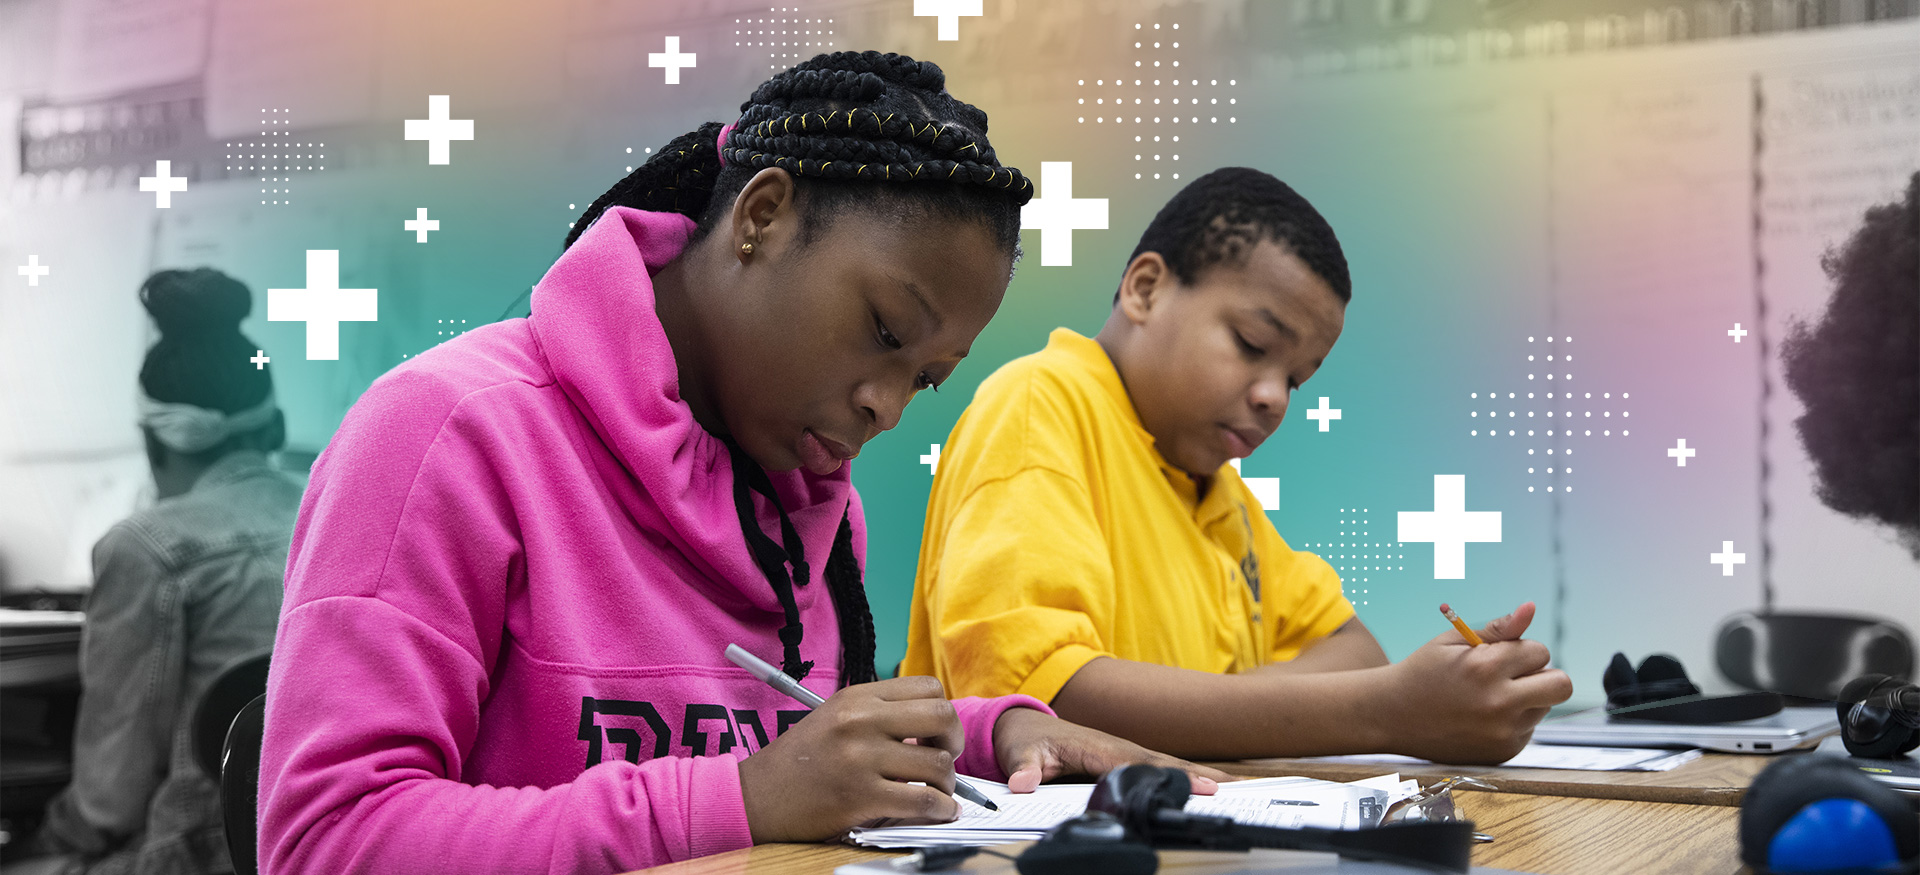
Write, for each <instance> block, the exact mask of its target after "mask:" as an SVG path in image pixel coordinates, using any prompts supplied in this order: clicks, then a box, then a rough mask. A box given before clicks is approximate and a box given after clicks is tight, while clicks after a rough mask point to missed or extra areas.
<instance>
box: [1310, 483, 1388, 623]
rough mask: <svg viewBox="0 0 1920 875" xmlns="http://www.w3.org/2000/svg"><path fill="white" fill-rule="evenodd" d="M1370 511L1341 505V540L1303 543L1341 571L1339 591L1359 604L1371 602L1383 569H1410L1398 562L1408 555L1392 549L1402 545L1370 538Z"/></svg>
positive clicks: (1336, 569)
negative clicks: (1374, 580) (1374, 585)
mask: <svg viewBox="0 0 1920 875" xmlns="http://www.w3.org/2000/svg"><path fill="white" fill-rule="evenodd" d="M1371 512H1372V511H1370V510H1368V509H1367V508H1364V507H1343V508H1340V528H1339V529H1338V530H1337V531H1338V532H1339V533H1340V540H1338V541H1326V542H1323V543H1313V544H1302V545H1300V546H1302V547H1305V548H1307V549H1309V550H1314V551H1316V552H1318V553H1319V554H1320V558H1321V559H1325V560H1326V561H1327V564H1329V565H1332V566H1333V570H1335V571H1338V572H1340V593H1341V595H1344V596H1346V597H1347V601H1350V602H1353V603H1354V604H1356V605H1366V604H1369V603H1370V600H1371V598H1372V596H1373V575H1375V574H1378V573H1380V572H1383V571H1405V570H1407V567H1406V566H1405V565H1401V564H1399V563H1401V562H1404V561H1406V559H1407V557H1406V554H1404V553H1395V552H1392V551H1394V550H1397V549H1399V547H1400V545H1399V544H1397V543H1394V544H1383V543H1376V542H1373V541H1369V540H1367V539H1368V538H1371V537H1373V531H1372V525H1373V523H1372V522H1371V521H1370V520H1369V519H1368V517H1367V515H1368V514H1369V513H1371Z"/></svg>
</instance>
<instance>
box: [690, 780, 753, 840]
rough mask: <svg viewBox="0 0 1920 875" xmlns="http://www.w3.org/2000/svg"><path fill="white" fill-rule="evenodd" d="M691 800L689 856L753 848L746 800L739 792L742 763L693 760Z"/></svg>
mask: <svg viewBox="0 0 1920 875" xmlns="http://www.w3.org/2000/svg"><path fill="white" fill-rule="evenodd" d="M692 759H693V762H694V764H695V765H694V775H693V781H692V782H691V783H692V786H694V787H696V788H698V791H697V792H695V793H694V794H693V795H692V796H691V797H690V798H689V799H688V800H687V803H688V808H687V856H689V857H704V856H706V855H708V854H718V853H723V852H725V851H737V850H739V849H741V848H745V847H751V846H752V845H753V830H752V829H751V828H749V827H748V825H747V804H746V796H745V795H744V794H743V793H742V792H741V790H740V761H739V760H737V759H734V758H732V757H693V758H692Z"/></svg>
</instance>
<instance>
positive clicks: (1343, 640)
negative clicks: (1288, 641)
mask: <svg viewBox="0 0 1920 875" xmlns="http://www.w3.org/2000/svg"><path fill="white" fill-rule="evenodd" d="M1386 664H1387V652H1386V651H1385V650H1383V649H1381V647H1380V642H1379V640H1378V639H1375V638H1374V637H1373V632H1372V631H1370V630H1368V629H1367V627H1366V625H1365V624H1363V623H1361V622H1360V618H1359V617H1354V618H1353V619H1351V620H1348V621H1347V623H1346V625H1344V626H1341V627H1340V628H1338V629H1335V630H1334V631H1333V634H1331V635H1328V636H1326V637H1325V638H1322V639H1320V640H1318V641H1315V642H1314V643H1312V644H1310V645H1308V646H1307V648H1306V649H1305V650H1303V651H1301V652H1300V655H1299V656H1296V657H1294V658H1293V659H1290V660H1287V661H1285V662H1270V663H1267V664H1266V665H1263V666H1260V667H1259V668H1256V669H1254V670H1253V673H1255V674H1258V673H1263V672H1266V673H1278V674H1287V673H1296V674H1298V673H1306V672H1318V671H1349V670H1351V669H1357V668H1379V667H1380V666H1383V665H1386Z"/></svg>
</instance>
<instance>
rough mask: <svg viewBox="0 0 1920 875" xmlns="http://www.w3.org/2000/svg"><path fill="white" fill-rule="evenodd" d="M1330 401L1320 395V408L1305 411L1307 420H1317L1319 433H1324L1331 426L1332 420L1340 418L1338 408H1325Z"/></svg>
mask: <svg viewBox="0 0 1920 875" xmlns="http://www.w3.org/2000/svg"><path fill="white" fill-rule="evenodd" d="M1330 400H1331V399H1329V398H1328V397H1327V396H1325V395H1322V396H1320V406H1319V407H1315V408H1313V409H1312V410H1309V411H1307V418H1308V419H1312V420H1317V421H1318V422H1319V423H1320V430H1321V431H1326V430H1327V429H1328V428H1329V427H1330V426H1332V425H1333V420H1336V419H1339V418H1340V410H1339V408H1337V407H1328V406H1327V403H1328V402H1329V401H1330Z"/></svg>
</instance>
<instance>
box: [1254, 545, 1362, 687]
mask: <svg viewBox="0 0 1920 875" xmlns="http://www.w3.org/2000/svg"><path fill="white" fill-rule="evenodd" d="M1262 516H1263V517H1264V516H1265V515H1264V514H1262ZM1256 537H1258V538H1259V539H1260V542H1261V546H1262V548H1263V549H1262V552H1263V553H1265V554H1266V557H1268V558H1264V559H1263V564H1265V563H1266V562H1270V563H1271V564H1272V567H1273V569H1274V572H1275V573H1274V574H1273V575H1272V576H1271V577H1270V578H1269V579H1268V581H1267V582H1266V583H1265V584H1264V586H1263V590H1262V592H1261V594H1260V595H1261V602H1262V605H1261V612H1262V613H1263V614H1265V620H1266V623H1267V634H1268V640H1270V641H1272V642H1273V650H1272V653H1271V654H1270V655H1269V659H1270V661H1273V662H1285V661H1287V660H1290V659H1293V658H1294V657H1296V656H1299V655H1300V651H1302V650H1305V649H1306V648H1307V645H1309V644H1312V643H1313V642H1315V641H1318V640H1320V639H1321V638H1325V637H1326V636H1328V635H1332V634H1333V633H1334V632H1336V631H1338V630H1339V628H1340V627H1341V626H1344V625H1346V623H1347V621H1348V620H1351V619H1353V615H1354V612H1353V604H1352V603H1351V602H1349V601H1347V597H1346V596H1345V595H1344V594H1342V593H1341V590H1340V574H1339V572H1336V571H1334V570H1333V566H1331V565H1328V564H1327V561H1326V560H1325V559H1322V558H1320V557H1319V556H1317V555H1315V554H1313V553H1304V552H1299V551H1296V550H1294V549H1293V548H1292V547H1289V546H1287V542H1286V541H1285V540H1284V539H1282V538H1281V537H1280V533H1279V532H1277V531H1275V530H1274V528H1273V523H1272V522H1271V521H1267V522H1266V523H1265V525H1263V526H1261V527H1260V532H1259V534H1258V535H1257V536H1256Z"/></svg>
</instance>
